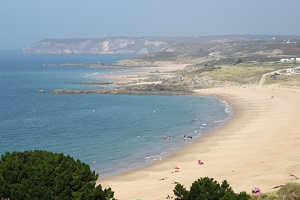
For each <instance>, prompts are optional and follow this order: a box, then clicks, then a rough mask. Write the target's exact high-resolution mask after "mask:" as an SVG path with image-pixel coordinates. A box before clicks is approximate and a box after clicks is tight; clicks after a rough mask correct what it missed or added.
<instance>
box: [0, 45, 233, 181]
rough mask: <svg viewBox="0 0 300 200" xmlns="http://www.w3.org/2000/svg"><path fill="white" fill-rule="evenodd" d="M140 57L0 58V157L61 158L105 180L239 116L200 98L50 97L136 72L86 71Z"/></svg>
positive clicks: (12, 54) (5, 54) (15, 54)
mask: <svg viewBox="0 0 300 200" xmlns="http://www.w3.org/2000/svg"><path fill="white" fill-rule="evenodd" d="M135 56H136V55H112V54H109V55H96V54H93V55H87V54H64V55H44V54H40V55H39V54H23V53H22V52H21V51H11V50H10V51H0V155H3V154H5V153H6V152H13V151H26V150H46V151H51V152H54V153H63V154H65V155H70V156H71V157H73V158H74V159H76V160H77V159H79V160H81V161H82V162H84V163H86V164H88V165H89V166H90V168H91V170H94V171H96V172H97V173H99V177H100V179H101V178H103V177H108V176H112V175H119V174H121V173H124V172H126V171H129V170H134V169H137V168H141V167H145V166H148V165H151V164H152V163H153V162H154V160H155V159H156V160H159V159H164V158H165V157H167V156H170V155H171V154H172V153H174V152H175V151H177V150H179V149H180V148H182V147H184V146H186V145H189V144H191V143H193V142H195V141H196V140H199V139H200V140H201V137H202V136H203V135H205V134H210V133H211V132H212V131H213V130H215V129H217V128H220V127H221V126H223V125H224V123H226V122H227V121H228V120H230V118H231V116H232V115H233V111H232V109H231V107H230V106H229V105H228V104H227V103H226V102H225V101H222V100H219V99H215V98H211V97H205V96H199V95H110V94H51V92H52V91H54V90H56V89H98V88H100V87H103V86H99V85H98V86H97V85H83V84H80V82H83V81H111V80H105V79H103V78H102V75H104V74H108V73H120V72H124V71H130V70H131V69H130V68H126V69H114V68H87V67H85V64H87V63H88V64H91V63H102V64H112V63H114V62H116V61H118V60H122V59H126V58H132V57H135ZM65 64H76V66H74V65H72V66H65ZM40 90H44V92H39V91H40ZM184 136H191V137H192V138H191V139H185V138H184Z"/></svg>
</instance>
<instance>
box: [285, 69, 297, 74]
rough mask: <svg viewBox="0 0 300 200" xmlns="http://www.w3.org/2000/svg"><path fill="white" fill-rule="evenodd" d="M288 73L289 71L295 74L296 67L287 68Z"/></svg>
mask: <svg viewBox="0 0 300 200" xmlns="http://www.w3.org/2000/svg"><path fill="white" fill-rule="evenodd" d="M286 73H288V74H294V73H295V69H293V68H289V69H287V70H286Z"/></svg>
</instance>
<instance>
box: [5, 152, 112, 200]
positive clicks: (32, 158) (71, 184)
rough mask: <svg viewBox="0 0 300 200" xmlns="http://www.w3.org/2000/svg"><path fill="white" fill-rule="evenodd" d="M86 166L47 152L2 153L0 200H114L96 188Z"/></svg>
mask: <svg viewBox="0 0 300 200" xmlns="http://www.w3.org/2000/svg"><path fill="white" fill-rule="evenodd" d="M97 179H98V174H96V173H95V172H94V171H91V170H90V167H89V165H87V164H85V163H82V162H81V161H79V160H76V161H75V160H74V159H73V158H72V157H70V156H69V155H68V156H64V155H63V154H55V153H51V152H47V151H39V150H36V151H25V152H13V153H6V154H4V155H2V156H1V160H0V199H100V200H101V199H103V200H104V199H114V192H113V191H112V190H111V189H110V188H108V189H104V190H103V189H102V187H101V185H98V186H96V180H97Z"/></svg>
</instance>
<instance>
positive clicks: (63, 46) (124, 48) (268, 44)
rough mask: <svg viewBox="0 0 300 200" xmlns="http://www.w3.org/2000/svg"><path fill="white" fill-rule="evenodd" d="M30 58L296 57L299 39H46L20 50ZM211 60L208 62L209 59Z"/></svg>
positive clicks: (229, 37) (208, 37) (178, 59)
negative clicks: (86, 56)
mask: <svg viewBox="0 0 300 200" xmlns="http://www.w3.org/2000/svg"><path fill="white" fill-rule="evenodd" d="M23 52H24V53H31V54H141V55H146V56H145V57H143V59H146V60H149V61H150V60H160V59H163V60H177V61H184V62H186V61H187V60H189V61H191V60H195V59H199V57H202V58H203V57H206V58H208V57H210V58H214V60H216V59H224V58H226V59H227V58H236V57H249V56H255V57H257V56H263V57H281V56H287V55H293V56H297V57H298V56H299V54H300V36H275V37H273V36H257V35H240V36H239V35H237V36H201V37H192V36H191V37H107V38H78V39H74V38H73V39H45V40H42V41H39V42H37V43H35V44H32V45H30V46H29V47H27V48H25V49H23ZM209 60H210V59H209Z"/></svg>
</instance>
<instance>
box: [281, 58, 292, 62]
mask: <svg viewBox="0 0 300 200" xmlns="http://www.w3.org/2000/svg"><path fill="white" fill-rule="evenodd" d="M289 61H290V60H289V59H287V58H282V59H280V62H289Z"/></svg>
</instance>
